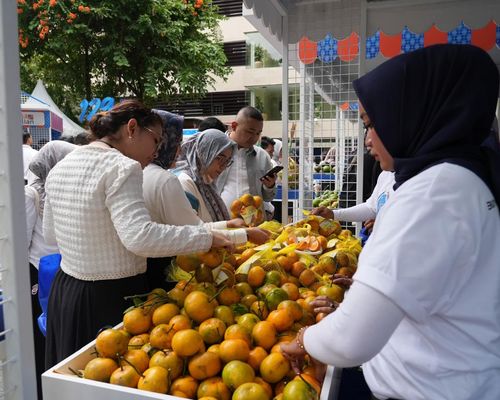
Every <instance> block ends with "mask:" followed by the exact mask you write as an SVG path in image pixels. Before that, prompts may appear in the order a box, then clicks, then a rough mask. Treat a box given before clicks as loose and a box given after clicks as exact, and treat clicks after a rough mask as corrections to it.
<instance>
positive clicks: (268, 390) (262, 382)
mask: <svg viewBox="0 0 500 400" xmlns="http://www.w3.org/2000/svg"><path fill="white" fill-rule="evenodd" d="M253 381H254V382H255V383H258V384H259V385H260V386H262V388H263V389H264V390H265V392H266V393H267V395H268V396H269V398H270V399H271V398H272V397H273V387H272V386H271V385H270V384H269V383H267V382H266V381H265V380H264V379H262V378H261V377H260V376H256V377H255V379H254V380H253Z"/></svg>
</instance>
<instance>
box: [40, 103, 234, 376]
mask: <svg viewBox="0 0 500 400" xmlns="http://www.w3.org/2000/svg"><path fill="white" fill-rule="evenodd" d="M90 129H91V132H92V134H93V136H94V137H96V138H97V140H95V141H94V142H92V143H91V144H90V145H87V146H82V147H79V148H78V149H76V150H75V151H73V152H72V153H71V154H70V155H69V156H67V157H66V158H65V159H64V160H63V161H61V162H60V163H58V165H56V167H54V168H53V169H52V171H51V172H50V174H49V176H48V178H47V182H46V185H45V190H46V193H47V198H46V202H45V213H44V214H45V215H44V221H43V225H44V234H45V239H46V240H47V241H56V242H57V244H58V246H59V251H60V253H61V255H62V263H61V270H60V271H59V272H58V273H57V275H56V277H55V279H54V282H53V284H52V290H51V293H50V299H49V306H48V322H47V348H46V350H47V351H46V365H47V367H50V366H52V365H54V364H55V363H57V362H58V361H60V360H62V359H64V358H65V357H67V356H69V355H70V354H72V353H73V352H75V351H76V350H77V349H79V348H81V347H82V346H83V345H85V344H86V343H88V342H89V341H91V340H92V339H93V338H95V336H96V334H97V332H98V330H99V329H100V328H101V327H103V326H104V325H109V324H110V325H113V324H116V323H118V322H119V321H120V320H121V318H122V313H123V311H124V310H125V309H126V307H127V306H128V305H129V304H128V303H127V302H126V301H125V300H124V297H125V296H128V295H133V294H137V293H144V292H145V291H148V290H149V289H150V288H149V287H148V284H147V280H146V276H145V271H146V257H148V256H150V257H165V256H172V255H177V254H185V253H192V252H198V251H200V252H202V251H207V250H208V249H210V248H211V247H224V246H231V243H230V242H229V241H228V240H227V239H226V238H225V237H224V236H223V235H221V234H219V233H217V232H211V231H210V230H208V229H207V228H205V227H204V226H196V227H195V226H183V227H177V226H170V225H161V224H158V223H155V222H153V221H151V218H150V216H149V213H148V211H147V209H146V207H145V206H144V198H143V195H142V168H144V167H145V166H146V165H147V164H149V163H150V162H151V161H152V160H153V159H154V157H155V155H156V152H157V149H158V147H159V146H160V145H161V142H162V121H161V119H160V117H159V116H158V115H157V114H155V113H153V112H152V111H151V110H150V109H148V108H146V107H144V106H143V105H142V104H141V103H139V102H137V101H125V102H122V103H120V104H118V105H116V106H115V107H113V108H112V109H111V110H110V111H109V112H106V113H100V114H98V115H96V116H95V117H94V118H93V119H92V121H91V122H90Z"/></svg>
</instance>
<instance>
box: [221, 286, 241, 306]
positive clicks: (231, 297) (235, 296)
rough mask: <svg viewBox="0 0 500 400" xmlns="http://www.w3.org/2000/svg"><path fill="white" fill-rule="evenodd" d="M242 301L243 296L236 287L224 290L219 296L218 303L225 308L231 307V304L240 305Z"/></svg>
mask: <svg viewBox="0 0 500 400" xmlns="http://www.w3.org/2000/svg"><path fill="white" fill-rule="evenodd" d="M240 300H241V296H240V294H239V293H238V290H236V288H235V287H227V288H225V289H222V290H221V291H220V293H219V294H218V295H217V301H218V302H219V304H222V305H224V306H230V305H231V304H234V303H239V302H240Z"/></svg>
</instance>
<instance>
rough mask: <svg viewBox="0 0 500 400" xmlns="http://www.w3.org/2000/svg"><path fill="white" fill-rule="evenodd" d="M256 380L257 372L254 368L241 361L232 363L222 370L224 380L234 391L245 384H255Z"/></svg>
mask: <svg viewBox="0 0 500 400" xmlns="http://www.w3.org/2000/svg"><path fill="white" fill-rule="evenodd" d="M254 379H255V371H254V370H253V368H252V367H251V366H250V365H248V364H247V363H246V362H243V361H240V360H233V361H230V362H228V363H227V364H226V365H225V366H224V368H223V369H222V380H223V381H224V383H225V384H226V386H227V387H228V388H229V390H232V391H234V390H236V388H238V387H239V386H241V385H242V384H244V383H247V382H253V380H254Z"/></svg>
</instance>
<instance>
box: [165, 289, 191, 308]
mask: <svg viewBox="0 0 500 400" xmlns="http://www.w3.org/2000/svg"><path fill="white" fill-rule="evenodd" d="M187 295H188V293H187V292H185V291H184V290H182V289H180V288H178V287H174V288H173V289H171V290H170V291H169V292H168V298H169V299H170V300H171V301H173V302H174V303H175V304H177V306H178V307H179V308H180V307H182V306H183V305H184V299H185V298H186V296H187Z"/></svg>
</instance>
